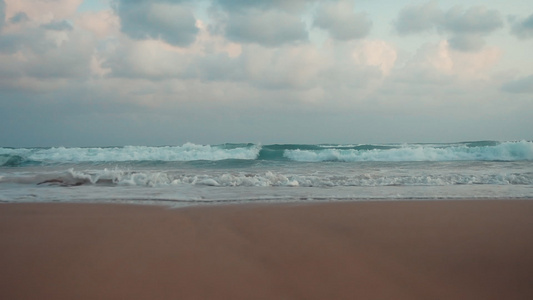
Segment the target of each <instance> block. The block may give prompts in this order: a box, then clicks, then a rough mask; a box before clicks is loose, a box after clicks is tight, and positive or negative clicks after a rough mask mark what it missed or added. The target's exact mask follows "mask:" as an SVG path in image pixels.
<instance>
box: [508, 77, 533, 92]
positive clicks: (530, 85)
mask: <svg viewBox="0 0 533 300" xmlns="http://www.w3.org/2000/svg"><path fill="white" fill-rule="evenodd" d="M502 90H503V91H505V92H509V93H520V94H521V93H531V94H533V75H529V76H526V77H522V78H519V79H516V80H513V81H510V82H507V83H505V84H504V85H503V86H502Z"/></svg>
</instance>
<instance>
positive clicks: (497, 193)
mask: <svg viewBox="0 0 533 300" xmlns="http://www.w3.org/2000/svg"><path fill="white" fill-rule="evenodd" d="M462 198H474V199H487V198H504V199H516V198H533V142H532V141H513V142H497V141H478V142H461V143H445V144H349V145H348V144H345V145H336V144H318V145H309V144H306V145H298V144H276V145H261V144H253V143H249V144H221V145H196V144H191V143H187V144H184V145H181V146H160V147H149V146H125V147H86V148H67V147H52V148H5V147H4V148H0V201H1V202H117V203H139V204H166V205H172V206H183V205H196V204H215V203H234V202H238V203H241V202H242V203H244V202H303V201H362V200H399V199H435V200H439V199H462Z"/></svg>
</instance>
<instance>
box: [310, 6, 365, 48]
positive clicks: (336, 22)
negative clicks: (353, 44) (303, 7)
mask: <svg viewBox="0 0 533 300" xmlns="http://www.w3.org/2000/svg"><path fill="white" fill-rule="evenodd" d="M313 24H314V25H315V26H317V27H320V28H322V29H324V30H326V31H327V32H328V33H329V35H330V36H331V37H332V38H334V39H339V40H352V39H360V38H363V37H365V36H366V35H368V33H369V32H370V28H371V27H372V21H370V19H369V18H368V16H367V15H366V14H364V13H356V12H355V11H354V5H353V2H350V1H344V0H343V1H338V2H325V3H322V4H321V5H320V6H319V7H318V9H317V13H316V16H315V20H314V23H313Z"/></svg>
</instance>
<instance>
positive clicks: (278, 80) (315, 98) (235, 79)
mask: <svg viewBox="0 0 533 300" xmlns="http://www.w3.org/2000/svg"><path fill="white" fill-rule="evenodd" d="M532 53H533V6H532V5H531V3H530V0H508V1H495V0H484V1H477V0H473V1H455V0H451V1H392V0H353V1H352V0H338V1H336V0H293V1H291V0H265V1H248V0H202V1H187V0H181V1H179V0H178V1H170V0H152V1H148V0H0V128H1V129H0V146H12V147H19V146H27V147H31V146H110V145H181V144H183V143H185V142H193V143H200V144H217V143H224V142H260V143H264V144H268V143H387V142H452V141H470V140H521V139H526V140H533V58H532V57H533V56H532Z"/></svg>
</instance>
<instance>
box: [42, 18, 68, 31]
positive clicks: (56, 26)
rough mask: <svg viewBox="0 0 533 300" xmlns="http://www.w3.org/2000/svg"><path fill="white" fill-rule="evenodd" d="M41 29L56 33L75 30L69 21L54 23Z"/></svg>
mask: <svg viewBox="0 0 533 300" xmlns="http://www.w3.org/2000/svg"><path fill="white" fill-rule="evenodd" d="M40 27H41V28H43V29H46V30H54V31H64V30H72V29H73V27H72V25H70V23H69V22H68V21H67V20H62V21H52V22H50V23H47V24H43V25H41V26H40Z"/></svg>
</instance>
